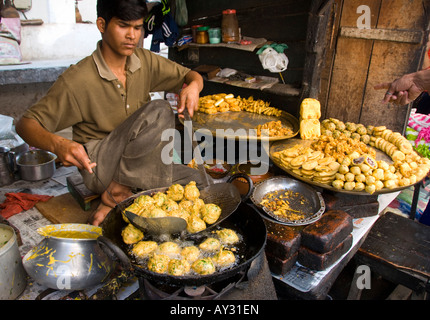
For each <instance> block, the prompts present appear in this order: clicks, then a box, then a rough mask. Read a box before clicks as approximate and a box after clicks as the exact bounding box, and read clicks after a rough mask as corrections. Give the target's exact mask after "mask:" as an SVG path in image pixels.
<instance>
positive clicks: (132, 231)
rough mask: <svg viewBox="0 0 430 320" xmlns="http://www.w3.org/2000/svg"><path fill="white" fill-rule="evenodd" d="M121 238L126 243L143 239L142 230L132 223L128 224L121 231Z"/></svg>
mask: <svg viewBox="0 0 430 320" xmlns="http://www.w3.org/2000/svg"><path fill="white" fill-rule="evenodd" d="M121 236H122V240H123V241H124V243H126V244H134V243H137V242H139V241H140V240H142V239H143V232H142V231H140V230H139V229H137V228H136V227H135V226H133V225H132V224H128V225H127V226H126V227H125V228H124V229H123V230H122V232H121Z"/></svg>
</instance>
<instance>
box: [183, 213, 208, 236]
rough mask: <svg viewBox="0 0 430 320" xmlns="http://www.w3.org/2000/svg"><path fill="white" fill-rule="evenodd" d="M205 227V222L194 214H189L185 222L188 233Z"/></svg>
mask: <svg viewBox="0 0 430 320" xmlns="http://www.w3.org/2000/svg"><path fill="white" fill-rule="evenodd" d="M205 229H206V222H204V221H203V220H202V219H200V218H199V217H196V216H190V218H189V219H188V224H187V231H188V232H189V233H196V232H199V231H203V230H205Z"/></svg>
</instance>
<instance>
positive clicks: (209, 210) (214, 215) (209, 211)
mask: <svg viewBox="0 0 430 320" xmlns="http://www.w3.org/2000/svg"><path fill="white" fill-rule="evenodd" d="M220 215H221V208H220V207H219V206H217V205H216V204H214V203H208V204H206V205H205V209H204V210H203V214H202V218H203V220H204V221H205V222H206V223H209V224H212V223H215V222H216V221H217V220H218V218H219V216H220Z"/></svg>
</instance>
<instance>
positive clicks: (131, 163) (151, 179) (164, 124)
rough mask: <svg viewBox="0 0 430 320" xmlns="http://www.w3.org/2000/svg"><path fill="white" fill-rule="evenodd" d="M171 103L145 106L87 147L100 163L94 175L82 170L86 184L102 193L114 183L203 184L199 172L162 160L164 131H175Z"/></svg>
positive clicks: (140, 185)
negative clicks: (171, 129) (192, 182)
mask: <svg viewBox="0 0 430 320" xmlns="http://www.w3.org/2000/svg"><path fill="white" fill-rule="evenodd" d="M174 125H175V118H174V114H173V111H172V109H171V107H170V104H169V103H168V102H167V101H165V100H154V101H151V102H149V103H147V104H146V105H144V106H142V107H141V108H140V109H139V110H137V111H136V112H135V113H133V114H132V115H131V116H130V117H128V118H127V119H126V120H125V121H124V122H123V123H122V124H121V125H119V126H118V127H117V128H116V129H115V130H113V131H112V132H111V133H110V134H109V135H108V136H106V137H105V138H104V139H102V140H92V141H89V142H88V143H86V144H85V148H86V149H87V152H88V155H89V157H90V159H91V160H92V161H94V162H96V163H97V166H96V167H95V168H94V169H93V170H94V171H95V172H96V174H97V176H98V177H99V178H100V180H101V181H102V184H101V183H100V182H99V181H98V179H97V178H96V177H95V175H94V174H90V173H89V172H87V171H85V170H81V171H80V172H81V175H82V177H83V179H84V183H85V185H86V187H87V188H88V189H90V190H91V191H93V192H95V193H98V194H101V193H103V191H104V190H105V188H106V187H107V186H108V185H109V184H110V182H111V181H112V180H113V181H115V182H117V183H120V184H122V185H126V186H129V187H131V188H136V189H141V190H149V189H154V188H160V187H168V186H170V185H172V184H174V183H180V184H186V183H188V182H189V181H196V183H197V185H198V186H199V185H201V184H202V182H203V181H202V179H201V176H200V173H199V171H198V170H195V169H192V168H189V167H187V166H185V165H182V164H174V163H171V164H164V163H163V161H162V159H161V154H162V150H163V148H164V147H165V146H166V144H167V143H169V142H168V141H162V140H161V135H162V132H163V130H165V129H169V128H174Z"/></svg>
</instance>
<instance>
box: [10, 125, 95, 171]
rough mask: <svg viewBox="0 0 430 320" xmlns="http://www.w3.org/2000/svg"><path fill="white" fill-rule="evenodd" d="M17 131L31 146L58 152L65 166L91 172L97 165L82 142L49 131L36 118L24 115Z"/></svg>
mask: <svg viewBox="0 0 430 320" xmlns="http://www.w3.org/2000/svg"><path fill="white" fill-rule="evenodd" d="M16 132H17V133H18V135H19V136H20V137H21V138H22V139H24V141H25V142H27V143H28V144H29V145H30V146H33V147H35V148H39V149H43V150H47V151H50V152H52V153H54V154H56V155H57V157H58V159H59V160H60V161H61V162H62V163H63V165H64V166H76V167H78V168H79V169H86V170H87V171H88V172H90V173H92V168H94V167H95V166H96V164H95V163H90V159H89V158H88V155H87V153H86V151H85V148H84V147H83V146H82V145H81V144H80V143H77V142H75V141H72V140H69V139H66V138H64V137H62V136H59V135H57V134H54V133H51V132H49V131H47V130H46V129H45V128H43V127H42V126H41V125H40V123H39V122H38V121H36V120H34V119H30V118H25V117H22V118H21V119H20V120H19V121H18V123H17V124H16Z"/></svg>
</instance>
